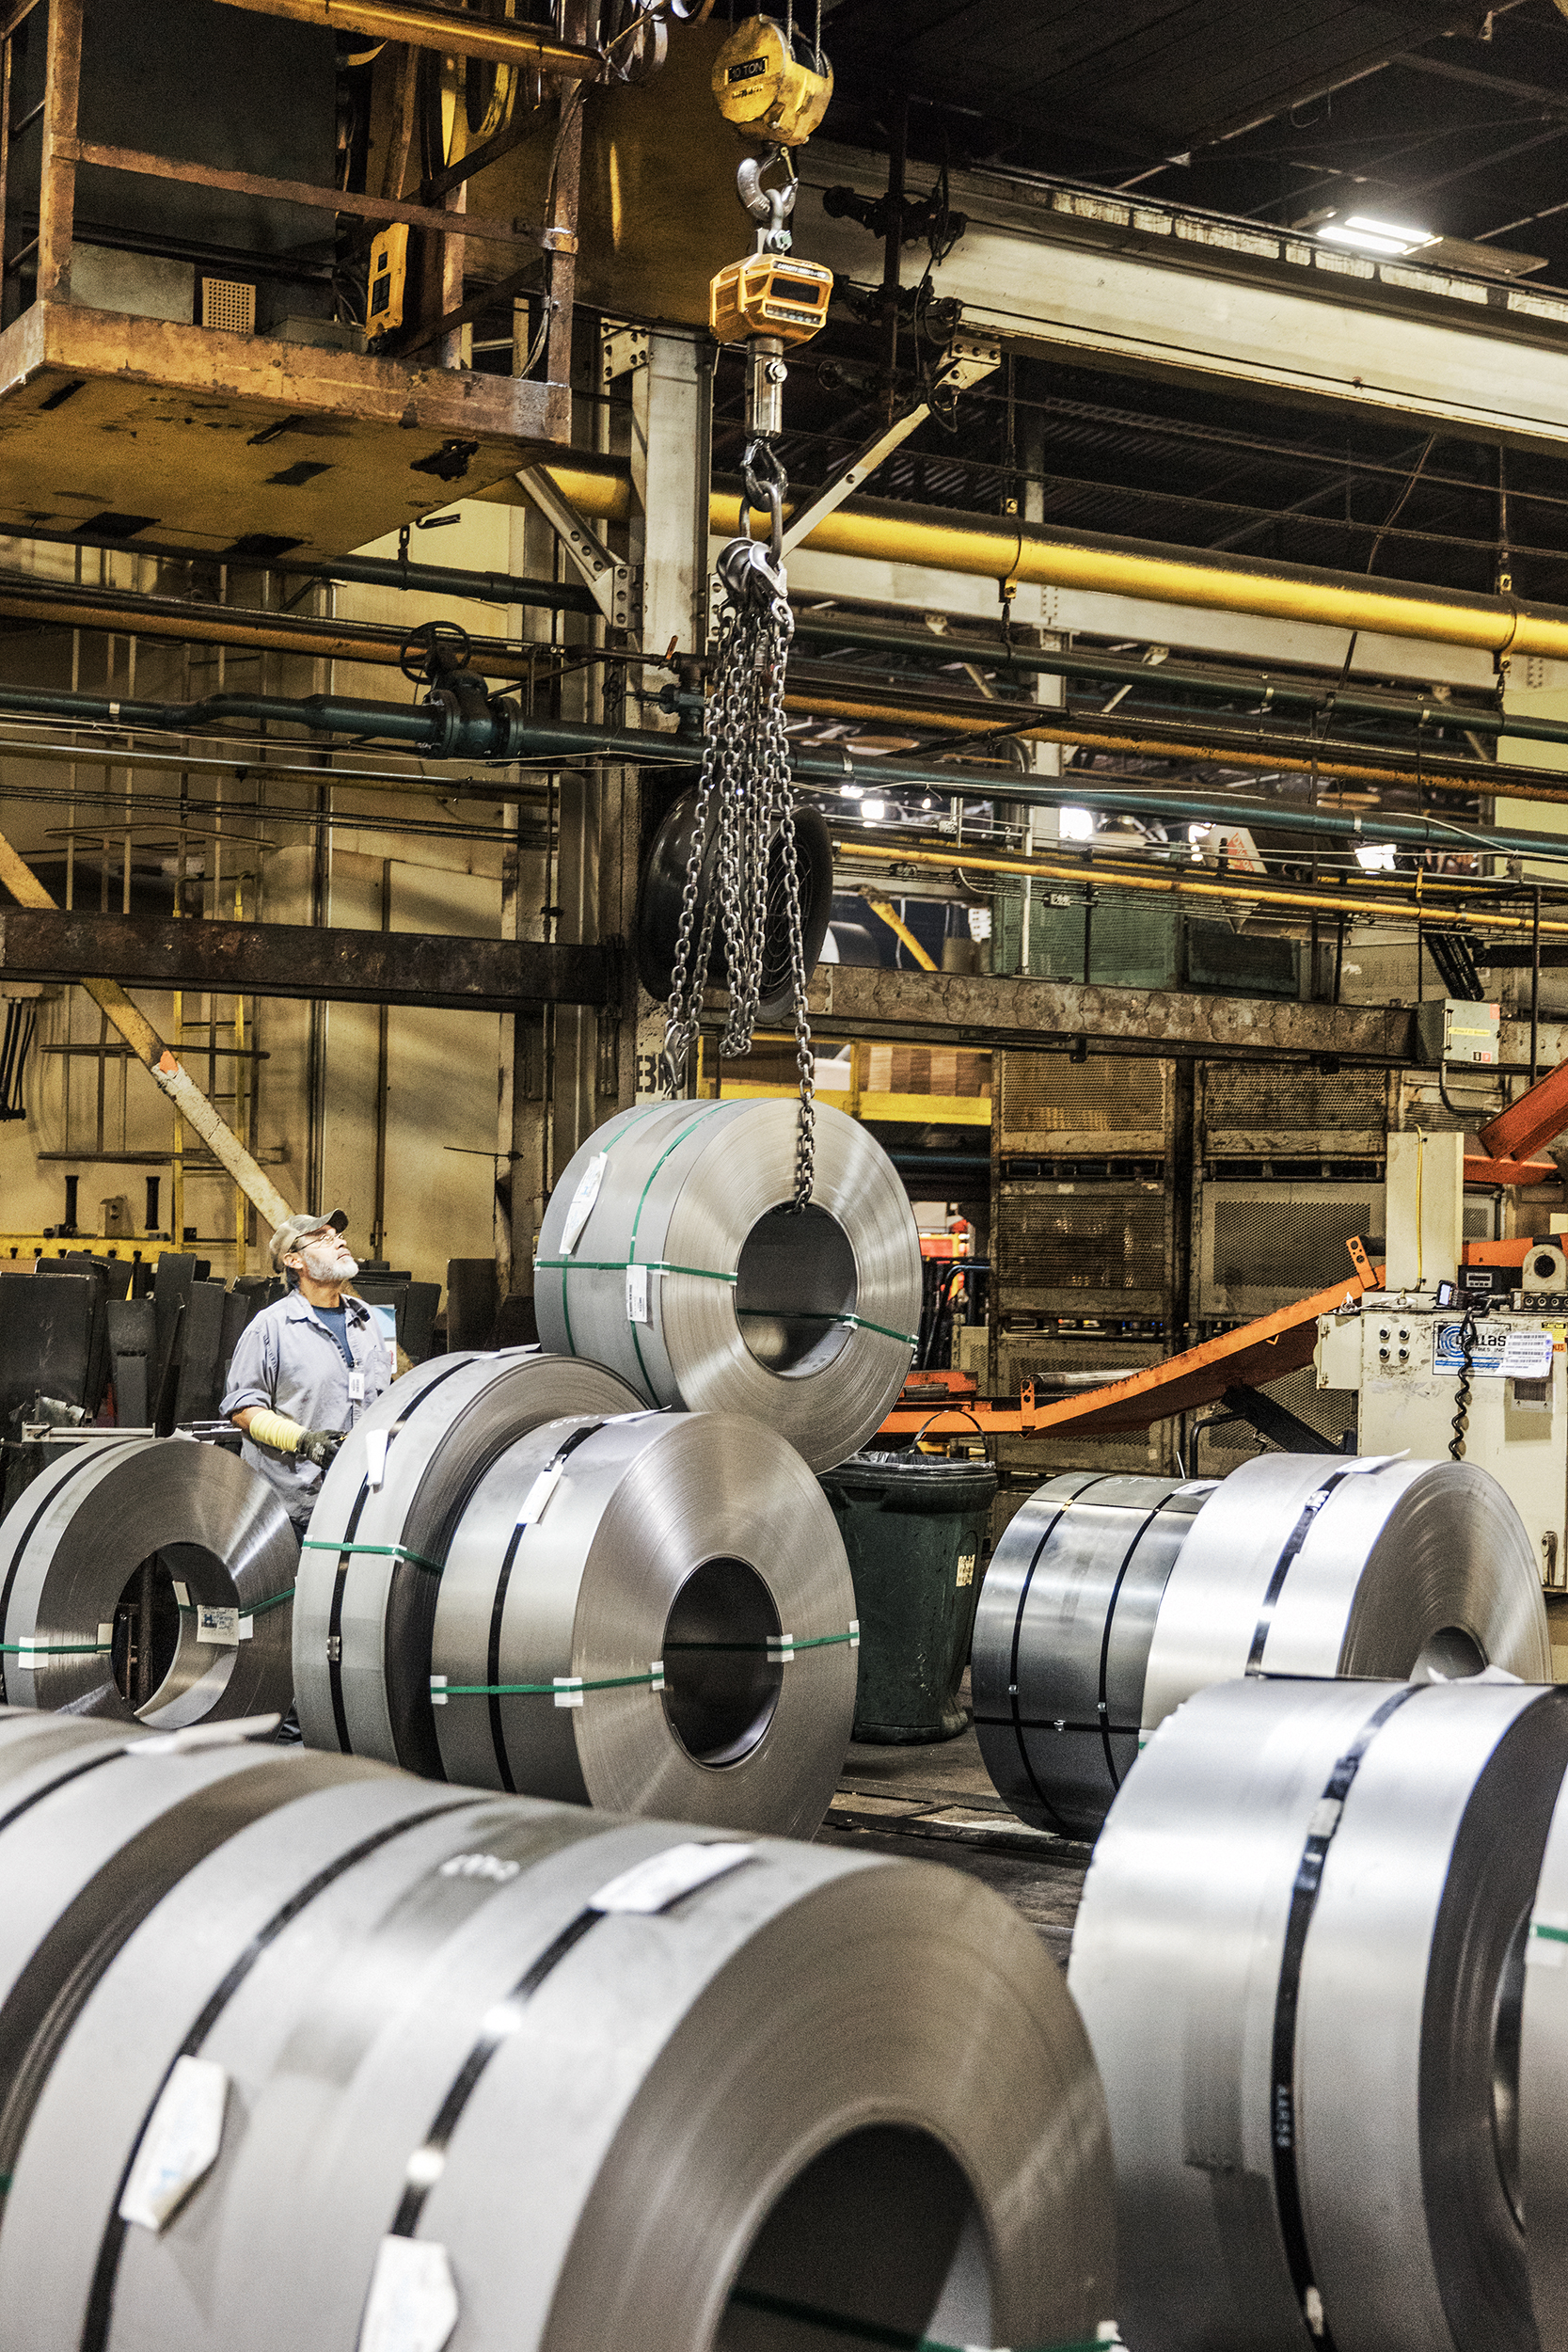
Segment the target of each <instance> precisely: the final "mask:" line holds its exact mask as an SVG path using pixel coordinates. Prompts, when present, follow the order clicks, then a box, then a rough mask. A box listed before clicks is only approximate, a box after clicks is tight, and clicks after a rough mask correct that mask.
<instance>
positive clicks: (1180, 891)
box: [835, 841, 1568, 936]
mask: <svg viewBox="0 0 1568 2352" xmlns="http://www.w3.org/2000/svg"><path fill="white" fill-rule="evenodd" d="M835 856H836V857H838V858H842V859H846V860H849V859H854V858H876V859H879V860H886V861H887V862H888V863H889V864H890V865H898V866H939V867H942V868H945V869H946V871H948V872H949V873H951V872H953V871H955V870H957V869H961V870H962V871H963V872H964V873H977V874H1022V875H1025V876H1029V877H1032V878H1033V879H1034V880H1035V881H1037V882H1080V883H1083V882H1092V883H1095V884H1097V885H1098V886H1099V887H1100V888H1101V889H1103V890H1149V891H1154V892H1156V893H1158V894H1160V895H1162V896H1165V897H1171V896H1175V897H1180V898H1221V899H1226V900H1228V901H1235V900H1243V901H1244V902H1245V903H1246V904H1247V905H1248V906H1254V907H1258V908H1260V909H1261V908H1270V907H1300V908H1305V909H1307V910H1308V911H1312V912H1316V913H1320V914H1371V915H1376V916H1377V917H1378V918H1379V919H1380V920H1382V921H1386V922H1407V923H1418V922H1422V921H1426V922H1430V921H1431V920H1432V918H1433V914H1434V913H1437V912H1438V911H1439V910H1437V909H1434V908H1433V907H1431V906H1428V907H1426V908H1424V909H1423V908H1419V907H1416V906H1413V905H1409V904H1406V903H1402V902H1400V901H1398V900H1390V899H1387V898H1351V897H1349V896H1348V895H1347V896H1343V897H1341V896H1340V895H1339V894H1338V893H1337V892H1330V891H1326V890H1275V889H1272V888H1270V887H1269V885H1268V884H1267V883H1266V882H1254V881H1253V880H1252V879H1251V878H1250V877H1249V878H1248V880H1247V881H1246V882H1200V881H1198V880H1197V879H1196V876H1189V875H1185V874H1129V873H1125V872H1122V871H1119V870H1117V869H1116V868H1113V867H1111V866H1104V865H1102V864H1101V862H1100V861H1099V860H1098V859H1097V860H1096V861H1095V863H1094V865H1093V866H1086V865H1083V866H1081V865H1070V866H1069V865H1062V864H1057V863H1056V862H1054V861H1047V860H1045V859H1041V858H1020V857H992V856H987V855H986V854H984V853H983V852H981V851H978V850H970V849H968V848H957V849H953V850H915V849H910V848H907V847H906V846H905V845H904V844H903V843H902V842H898V843H894V842H888V843H887V844H885V845H884V844H883V843H881V842H868V841H846V842H840V843H839V844H838V845H837V848H836V850H835ZM1441 912H1442V913H1443V914H1445V915H1446V916H1448V918H1449V919H1450V920H1452V919H1454V918H1455V917H1456V916H1457V914H1459V913H1460V912H1461V910H1460V909H1458V908H1447V907H1445V908H1443V909H1442V910H1441ZM1484 919H1485V923H1486V928H1487V930H1504V931H1528V930H1529V929H1530V928H1531V917H1530V916H1529V915H1528V914H1522V915H1513V914H1487V915H1486V916H1485V918H1484ZM1541 930H1542V934H1543V936H1544V935H1545V933H1546V932H1548V931H1555V932H1562V933H1565V934H1568V922H1560V923H1554V922H1551V921H1549V920H1548V919H1547V918H1546V917H1544V916H1543V918H1542V923H1541Z"/></svg>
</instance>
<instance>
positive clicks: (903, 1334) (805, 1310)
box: [736, 1307, 916, 1347]
mask: <svg viewBox="0 0 1568 2352" xmlns="http://www.w3.org/2000/svg"><path fill="white" fill-rule="evenodd" d="M736 1314H737V1315H769V1316H771V1317H772V1318H773V1319H774V1320H775V1321H776V1322H779V1323H842V1324H845V1325H847V1327H848V1328H849V1329H850V1330H851V1331H875V1332H876V1333H877V1335H878V1337H879V1338H880V1339H884V1340H897V1341H898V1342H899V1343H901V1344H902V1345H903V1346H905V1347H913V1346H914V1345H915V1344H916V1341H915V1336H914V1333H913V1332H912V1331H895V1330H894V1329H893V1328H892V1327H890V1326H889V1325H888V1324H885V1323H873V1322H872V1321H871V1319H870V1317H869V1316H868V1315H842V1314H840V1315H835V1314H830V1313H829V1312H827V1311H826V1310H825V1309H824V1310H818V1309H816V1308H814V1307H737V1308H736Z"/></svg>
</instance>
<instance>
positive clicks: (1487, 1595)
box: [973, 1454, 1551, 1837]
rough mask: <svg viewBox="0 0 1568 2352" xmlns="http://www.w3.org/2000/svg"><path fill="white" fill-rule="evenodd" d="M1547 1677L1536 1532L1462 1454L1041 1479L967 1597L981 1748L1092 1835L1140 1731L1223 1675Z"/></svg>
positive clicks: (1026, 1814) (997, 1767)
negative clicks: (1448, 1458) (1213, 1474)
mask: <svg viewBox="0 0 1568 2352" xmlns="http://www.w3.org/2000/svg"><path fill="white" fill-rule="evenodd" d="M1487 1665H1497V1666H1501V1667H1503V1668H1504V1669H1505V1670H1506V1671H1507V1672H1508V1673H1510V1674H1515V1675H1518V1676H1520V1677H1522V1678H1523V1679H1524V1680H1526V1681H1532V1682H1544V1681H1549V1680H1550V1678H1551V1645H1550V1640H1549V1637H1548V1634H1547V1629H1546V1613H1545V1605H1544V1600H1543V1598H1542V1594H1541V1580H1540V1574H1539V1570H1538V1568H1537V1565H1536V1561H1535V1558H1534V1555H1533V1553H1532V1551H1531V1549H1530V1543H1529V1538H1528V1534H1526V1532H1525V1528H1524V1524H1523V1522H1522V1521H1521V1519H1520V1518H1519V1515H1518V1513H1517V1512H1516V1511H1515V1510H1514V1508H1513V1504H1512V1502H1510V1501H1509V1499H1508V1496H1507V1494H1506V1493H1505V1491H1504V1489H1503V1488H1502V1487H1501V1486H1499V1485H1498V1483H1497V1480H1496V1479H1495V1478H1493V1477H1492V1476H1491V1475H1490V1473H1489V1472H1487V1471H1486V1470H1478V1469H1476V1468H1474V1467H1473V1466H1472V1465H1471V1464H1469V1463H1465V1462H1413V1461H1408V1460H1404V1459H1400V1460H1394V1461H1389V1460H1386V1459H1384V1458H1383V1457H1380V1456H1367V1457H1363V1458H1360V1459H1355V1460H1349V1461H1346V1460H1336V1459H1334V1458H1333V1457H1330V1456H1326V1455H1323V1454H1260V1455H1259V1456H1258V1458H1257V1459H1256V1460H1254V1461H1251V1462H1246V1463H1243V1466H1242V1468H1241V1469H1240V1470H1233V1471H1232V1472H1231V1474H1230V1476H1229V1477H1228V1478H1227V1479H1226V1480H1225V1481H1224V1482H1223V1483H1222V1484H1219V1485H1214V1484H1212V1483H1209V1482H1194V1483H1191V1484H1184V1483H1181V1482H1179V1481H1177V1480H1175V1479H1163V1478H1101V1477H1095V1476H1093V1475H1092V1474H1090V1473H1086V1472H1084V1471H1077V1472H1073V1473H1072V1474H1070V1475H1069V1476H1066V1477H1062V1478H1053V1479H1051V1480H1050V1481H1048V1483H1047V1484H1046V1485H1045V1486H1042V1487H1041V1488H1040V1489H1039V1491H1038V1493H1037V1494H1036V1495H1034V1496H1032V1497H1031V1498H1030V1501H1029V1502H1027V1503H1026V1504H1025V1505H1024V1507H1023V1509H1022V1511H1020V1512H1019V1513H1018V1514H1017V1515H1016V1517H1015V1518H1013V1519H1012V1521H1011V1522H1010V1524H1009V1525H1008V1527H1007V1529H1006V1534H1004V1536H1003V1538H1002V1541H1001V1543H1000V1544H999V1545H998V1546H997V1548H996V1552H995V1555H994V1557H993V1558H992V1561H991V1564H990V1568H989V1569H988V1571H987V1576H986V1581H985V1585H984V1587H983V1589H982V1591H981V1595H980V1602H979V1609H978V1612H977V1614H976V1618H975V1628H974V1667H973V1688H974V1710H975V1719H976V1724H977V1726H978V1730H979V1740H980V1747H981V1753H982V1755H983V1756H984V1757H985V1761H986V1765H987V1769H988V1770H989V1771H990V1775H991V1778H992V1780H993V1781H994V1782H995V1784H996V1787H997V1788H998V1790H999V1791H1000V1793H1001V1794H1002V1795H1003V1796H1005V1797H1006V1800H1007V1802H1008V1804H1011V1805H1012V1806H1013V1807H1014V1809H1015V1810H1016V1811H1017V1812H1018V1813H1020V1814H1021V1815H1022V1817H1023V1819H1024V1820H1030V1821H1034V1822H1037V1824H1038V1825H1039V1826H1041V1827H1042V1828H1049V1829H1053V1830H1055V1831H1057V1832H1059V1833H1061V1834H1064V1835H1067V1836H1078V1837H1085V1836H1087V1837H1092V1836H1094V1835H1095V1834H1096V1832H1097V1831H1098V1829H1099V1828H1100V1825H1101V1822H1102V1821H1103V1820H1104V1818H1105V1814H1106V1810H1107V1808H1108V1807H1109V1805H1110V1804H1111V1802H1112V1800H1113V1799H1114V1797H1115V1795H1116V1792H1117V1788H1119V1787H1120V1785H1121V1783H1122V1781H1123V1780H1124V1779H1125V1778H1126V1775H1127V1772H1128V1771H1129V1770H1130V1768H1131V1766H1132V1763H1133V1761H1134V1760H1135V1758H1136V1756H1137V1753H1138V1748H1139V1745H1140V1742H1141V1741H1142V1740H1146V1739H1147V1738H1148V1734H1149V1733H1150V1732H1151V1731H1152V1730H1153V1729H1154V1727H1155V1726H1156V1724H1160V1723H1163V1722H1164V1719H1165V1717H1166V1716H1167V1715H1168V1714H1169V1713H1170V1712H1171V1710H1172V1708H1176V1707H1179V1706H1180V1704H1181V1702H1182V1700H1183V1699H1186V1698H1189V1697H1190V1696H1191V1695H1192V1693H1193V1692H1195V1691H1201V1690H1204V1689H1206V1688H1207V1687H1208V1686H1209V1684H1211V1683H1213V1682H1224V1681H1227V1680H1228V1679H1229V1678H1230V1677H1231V1676H1233V1675H1259V1674H1292V1675H1382V1676H1401V1677H1402V1676H1406V1675H1414V1676H1417V1677H1423V1678H1425V1677H1434V1676H1435V1677H1449V1678H1451V1677H1455V1676H1464V1675H1471V1674H1475V1673H1478V1672H1479V1671H1480V1670H1481V1668H1482V1667H1484V1666H1487Z"/></svg>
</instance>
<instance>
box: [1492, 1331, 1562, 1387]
mask: <svg viewBox="0 0 1568 2352" xmlns="http://www.w3.org/2000/svg"><path fill="white" fill-rule="evenodd" d="M1551 1376H1552V1335H1551V1333H1550V1332H1549V1331H1511V1332H1510V1333H1509V1335H1508V1338H1507V1340H1506V1341H1505V1342H1504V1344H1503V1377H1504V1378H1505V1379H1507V1380H1549V1379H1550V1378H1551Z"/></svg>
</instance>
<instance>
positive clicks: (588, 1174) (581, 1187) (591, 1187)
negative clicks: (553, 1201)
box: [561, 1152, 610, 1258]
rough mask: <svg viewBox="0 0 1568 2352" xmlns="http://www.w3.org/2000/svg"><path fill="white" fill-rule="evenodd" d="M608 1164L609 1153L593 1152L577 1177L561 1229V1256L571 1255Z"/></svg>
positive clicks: (589, 1214)
mask: <svg viewBox="0 0 1568 2352" xmlns="http://www.w3.org/2000/svg"><path fill="white" fill-rule="evenodd" d="M609 1165H610V1154H609V1153H608V1152H594V1156H593V1158H592V1159H591V1160H590V1161H589V1163H588V1166H587V1167H586V1168H584V1169H583V1171H582V1174H581V1176H580V1177H579V1178H578V1188H577V1190H576V1192H574V1193H573V1195H572V1205H571V1207H570V1208H569V1209H568V1210H567V1212H566V1222H565V1224H564V1225H563V1226H562V1229H561V1254H562V1257H563V1258H569V1257H570V1256H571V1254H572V1252H573V1250H574V1249H575V1248H577V1246H578V1242H579V1240H580V1239H581V1238H582V1229H583V1227H584V1226H585V1225H586V1224H587V1222H588V1219H589V1217H590V1216H591V1215H592V1214H593V1208H594V1201H595V1200H597V1199H598V1197H599V1186H600V1185H601V1184H603V1183H604V1172H605V1169H606V1168H608V1167H609Z"/></svg>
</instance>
